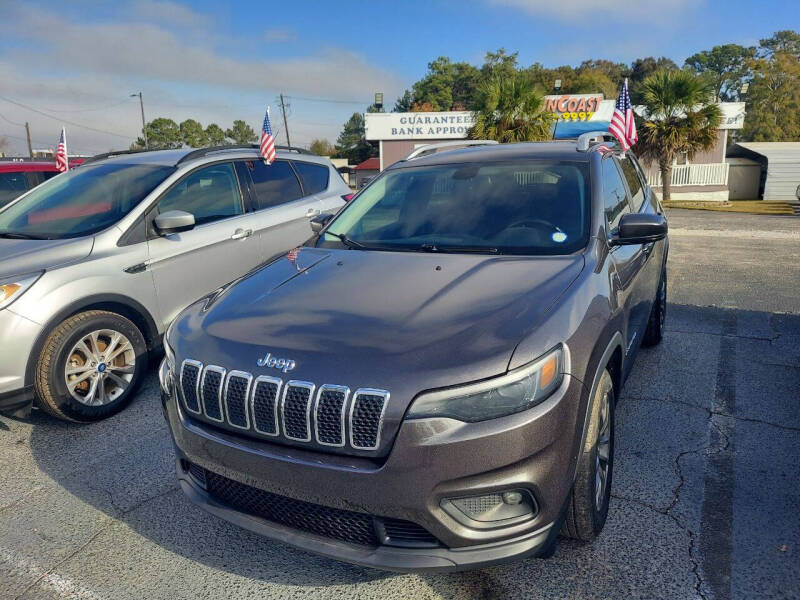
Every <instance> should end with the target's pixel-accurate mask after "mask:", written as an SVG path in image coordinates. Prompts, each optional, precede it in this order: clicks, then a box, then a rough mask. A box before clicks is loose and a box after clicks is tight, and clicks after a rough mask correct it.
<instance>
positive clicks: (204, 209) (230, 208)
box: [158, 163, 243, 225]
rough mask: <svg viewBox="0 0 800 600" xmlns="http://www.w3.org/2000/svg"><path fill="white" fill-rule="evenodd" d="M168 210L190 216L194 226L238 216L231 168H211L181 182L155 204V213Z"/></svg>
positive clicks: (227, 165) (237, 195)
mask: <svg viewBox="0 0 800 600" xmlns="http://www.w3.org/2000/svg"><path fill="white" fill-rule="evenodd" d="M170 210H182V211H184V212H188V213H191V214H193V215H194V220H195V223H197V224H198V225H202V224H203V223H211V222H213V221H219V220H220V219H226V218H228V217H234V216H236V215H240V214H242V212H243V209H242V196H241V194H240V193H239V184H238V182H237V181H236V174H235V173H234V171H233V165H232V164H231V163H221V164H217V165H211V166H209V167H205V168H202V169H199V170H197V171H194V172H193V173H190V174H189V175H187V176H186V177H184V178H183V179H181V180H180V181H179V182H178V183H177V184H176V185H174V186H173V187H172V188H170V190H169V191H168V192H167V193H166V194H164V195H163V196H162V197H161V200H159V201H158V212H159V213H165V212H167V211H170Z"/></svg>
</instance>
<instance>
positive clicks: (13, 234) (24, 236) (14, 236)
mask: <svg viewBox="0 0 800 600" xmlns="http://www.w3.org/2000/svg"><path fill="white" fill-rule="evenodd" d="M0 238H8V239H10V240H49V239H50V238H49V237H47V236H44V235H34V234H32V233H20V232H18V231H0Z"/></svg>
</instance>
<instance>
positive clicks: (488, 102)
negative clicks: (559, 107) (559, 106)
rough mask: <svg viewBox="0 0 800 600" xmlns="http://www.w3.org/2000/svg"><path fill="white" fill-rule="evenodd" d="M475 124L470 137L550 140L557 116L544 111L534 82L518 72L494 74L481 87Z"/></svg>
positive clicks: (476, 104) (526, 140)
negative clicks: (501, 75)
mask: <svg viewBox="0 0 800 600" xmlns="http://www.w3.org/2000/svg"><path fill="white" fill-rule="evenodd" d="M472 108H473V111H474V113H475V124H474V125H473V126H472V127H471V128H470V130H469V132H468V134H467V137H469V138H470V139H473V140H486V139H489V140H497V141H498V142H501V143H504V142H532V141H538V140H549V139H550V138H551V128H552V123H553V120H554V119H555V116H554V115H553V114H552V113H549V112H547V111H546V110H545V103H544V98H543V97H542V95H540V94H539V93H538V92H537V91H536V90H535V89H534V87H533V83H532V82H531V81H529V80H527V79H525V78H523V77H521V76H519V75H517V76H514V77H503V78H499V77H493V78H491V79H489V80H487V81H485V82H484V83H483V84H481V86H480V87H479V88H478V91H477V94H476V98H475V102H474V106H473V107H472Z"/></svg>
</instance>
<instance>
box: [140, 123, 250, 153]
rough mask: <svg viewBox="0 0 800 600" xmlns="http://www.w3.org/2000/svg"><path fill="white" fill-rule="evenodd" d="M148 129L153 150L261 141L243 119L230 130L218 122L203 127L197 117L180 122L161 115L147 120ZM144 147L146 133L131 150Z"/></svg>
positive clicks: (149, 142) (146, 128) (148, 137)
mask: <svg viewBox="0 0 800 600" xmlns="http://www.w3.org/2000/svg"><path fill="white" fill-rule="evenodd" d="M145 130H146V131H147V147H148V148H150V149H151V150H169V149H173V148H182V147H184V146H188V147H189V148H205V147H206V146H225V145H228V144H252V143H254V142H256V141H258V136H257V135H256V132H255V131H253V128H252V127H250V125H248V124H247V123H245V122H244V121H242V120H241V119H237V120H235V121H234V122H233V125H232V126H231V127H229V128H228V129H222V127H220V126H219V125H217V124H216V123H211V124H209V125H208V126H207V127H203V126H202V125H201V124H200V123H199V122H198V121H196V120H194V119H186V120H185V121H182V122H181V123H180V124H178V123H176V122H175V121H173V120H172V119H168V118H166V117H159V118H157V119H153V120H152V121H150V122H149V123H147V125H146V127H145ZM144 147H145V142H144V136H141V137H139V138H138V139H137V140H136V141H135V142H134V143H133V144H131V150H141V149H144Z"/></svg>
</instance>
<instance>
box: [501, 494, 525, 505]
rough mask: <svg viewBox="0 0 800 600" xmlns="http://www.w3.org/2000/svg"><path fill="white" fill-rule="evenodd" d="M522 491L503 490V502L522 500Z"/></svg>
mask: <svg viewBox="0 0 800 600" xmlns="http://www.w3.org/2000/svg"><path fill="white" fill-rule="evenodd" d="M522 499H523V498H522V492H504V493H503V502H505V503H506V504H512V505H514V504H519V503H520V502H522Z"/></svg>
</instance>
